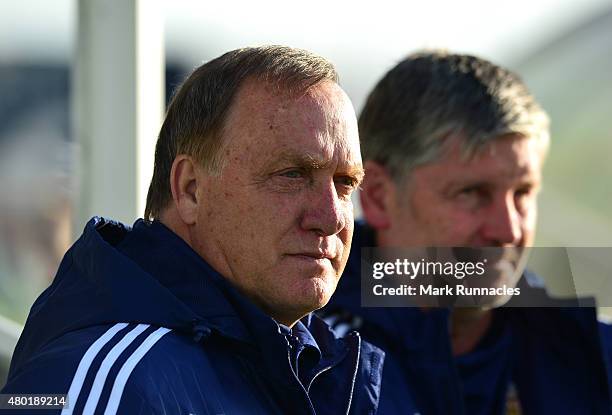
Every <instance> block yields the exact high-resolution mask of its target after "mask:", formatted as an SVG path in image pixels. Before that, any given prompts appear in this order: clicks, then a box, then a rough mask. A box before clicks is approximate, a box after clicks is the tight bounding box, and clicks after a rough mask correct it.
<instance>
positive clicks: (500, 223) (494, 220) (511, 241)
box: [482, 194, 523, 246]
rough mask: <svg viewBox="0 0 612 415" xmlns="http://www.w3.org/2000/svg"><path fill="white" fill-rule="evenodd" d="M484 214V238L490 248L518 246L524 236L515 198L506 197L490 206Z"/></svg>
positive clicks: (511, 196)
mask: <svg viewBox="0 0 612 415" xmlns="http://www.w3.org/2000/svg"><path fill="white" fill-rule="evenodd" d="M483 213H484V215H485V216H484V218H483V219H484V225H483V228H482V236H483V237H484V239H485V240H486V243H487V245H489V246H507V245H518V244H519V243H520V241H521V238H522V236H523V231H522V227H521V223H522V217H521V215H520V212H519V211H518V210H517V208H516V204H515V201H514V196H513V195H512V194H508V195H504V196H503V197H499V199H497V200H495V201H494V203H492V204H490V205H489V209H487V211H486V212H483Z"/></svg>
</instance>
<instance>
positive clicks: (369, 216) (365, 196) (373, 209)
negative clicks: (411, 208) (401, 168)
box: [360, 160, 397, 230]
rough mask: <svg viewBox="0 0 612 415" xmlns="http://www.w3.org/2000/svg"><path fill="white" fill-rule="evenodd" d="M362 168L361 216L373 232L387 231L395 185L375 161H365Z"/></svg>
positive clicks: (383, 168)
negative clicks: (363, 174)
mask: <svg viewBox="0 0 612 415" xmlns="http://www.w3.org/2000/svg"><path fill="white" fill-rule="evenodd" d="M364 168H365V172H366V175H365V178H364V180H363V183H362V184H361V192H360V199H361V208H362V210H363V216H364V218H365V220H366V222H367V223H368V225H370V226H371V227H372V228H374V229H375V230H383V229H388V228H389V227H390V226H391V212H392V207H393V206H392V205H393V203H394V202H395V198H396V191H397V190H396V184H395V182H394V181H393V179H392V178H391V175H390V174H389V172H388V171H387V169H386V168H385V167H383V166H381V165H380V164H378V163H376V162H375V161H371V160H369V161H366V162H365V166H364Z"/></svg>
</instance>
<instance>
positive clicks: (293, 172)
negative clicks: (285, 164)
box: [280, 170, 304, 179]
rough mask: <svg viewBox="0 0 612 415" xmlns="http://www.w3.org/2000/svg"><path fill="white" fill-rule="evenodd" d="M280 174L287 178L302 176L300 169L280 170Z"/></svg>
mask: <svg viewBox="0 0 612 415" xmlns="http://www.w3.org/2000/svg"><path fill="white" fill-rule="evenodd" d="M280 175H281V176H283V177H287V178H289V179H300V178H302V177H304V173H303V172H302V171H300V170H287V171H284V172H282V173H281V174H280Z"/></svg>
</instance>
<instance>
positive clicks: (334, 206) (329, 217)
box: [301, 180, 352, 236]
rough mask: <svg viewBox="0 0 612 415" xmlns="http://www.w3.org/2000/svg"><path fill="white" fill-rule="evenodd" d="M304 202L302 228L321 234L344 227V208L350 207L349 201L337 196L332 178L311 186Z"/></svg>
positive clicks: (345, 216)
mask: <svg viewBox="0 0 612 415" xmlns="http://www.w3.org/2000/svg"><path fill="white" fill-rule="evenodd" d="M304 204H305V206H304V215H303V217H302V224H301V225H302V228H303V229H305V230H308V231H315V232H316V233H318V234H320V235H322V236H328V235H335V234H337V233H338V232H340V231H341V230H342V229H344V227H345V226H346V220H347V212H346V211H345V210H346V209H352V206H351V204H350V203H348V202H343V201H342V200H340V198H339V197H338V192H337V191H336V186H335V184H334V182H333V180H331V181H330V182H329V183H321V184H320V185H319V186H316V187H315V188H313V189H312V192H310V194H309V195H308V198H307V200H305V201H304Z"/></svg>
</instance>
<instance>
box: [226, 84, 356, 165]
mask: <svg viewBox="0 0 612 415" xmlns="http://www.w3.org/2000/svg"><path fill="white" fill-rule="evenodd" d="M228 121H229V122H228V130H233V131H234V132H237V134H235V135H240V136H242V137H243V138H244V139H246V140H247V141H249V142H250V143H261V144H262V149H265V151H266V152H267V155H274V156H275V157H283V158H288V155H291V154H293V155H295V154H302V155H303V156H304V157H306V158H310V159H312V160H313V161H316V162H317V163H319V162H320V163H321V164H323V163H324V162H327V161H330V160H331V159H335V158H339V159H342V160H347V161H348V162H350V163H357V162H358V163H361V156H360V150H359V136H358V132H357V121H356V116H355V112H354V109H353V107H352V104H351V102H350V100H349V98H348V97H347V96H346V94H345V93H344V91H343V90H342V89H341V88H340V87H339V86H338V85H337V84H336V83H334V82H331V81H323V82H320V83H319V84H316V85H314V86H313V87H310V88H308V89H307V90H305V91H301V92H299V93H289V92H286V91H279V90H278V88H277V87H274V86H272V85H267V84H265V83H264V84H261V83H254V82H249V83H247V84H246V85H245V86H244V88H243V89H241V91H240V93H239V95H238V97H237V99H236V102H235V105H234V108H233V111H232V113H231V115H230V117H229V119H228ZM230 123H231V124H230ZM317 160H318V161H317Z"/></svg>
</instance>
